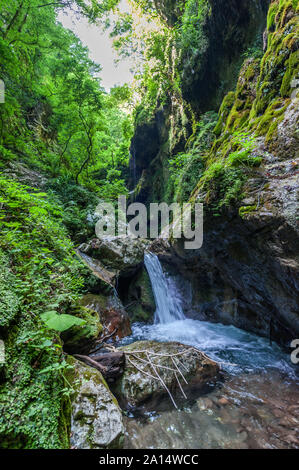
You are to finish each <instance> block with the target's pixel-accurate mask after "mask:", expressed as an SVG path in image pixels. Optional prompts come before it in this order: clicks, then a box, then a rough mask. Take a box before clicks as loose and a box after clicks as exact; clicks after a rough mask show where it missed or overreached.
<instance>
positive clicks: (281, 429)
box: [123, 319, 299, 449]
mask: <svg viewBox="0 0 299 470" xmlns="http://www.w3.org/2000/svg"><path fill="white" fill-rule="evenodd" d="M132 330H133V334H132V336H131V337H129V338H126V339H125V340H124V341H123V344H128V343H131V342H134V341H138V340H145V339H146V340H156V341H159V342H168V341H178V342H180V343H183V344H187V345H193V346H195V347H197V348H198V349H200V350H201V351H203V352H205V353H206V354H208V355H209V356H210V357H211V358H212V359H215V360H217V361H218V362H219V363H221V369H222V370H223V374H224V378H223V379H222V380H221V382H219V383H218V384H217V385H216V387H214V388H211V389H210V390H209V391H208V392H207V391H206V392H205V393H202V392H201V393H198V394H197V395H195V396H194V395H193V396H192V397H191V396H190V397H189V399H188V400H186V401H185V402H184V403H182V404H181V406H180V408H179V410H175V409H173V408H172V407H171V403H170V402H169V399H168V398H167V397H165V399H164V400H163V401H162V402H161V404H160V407H159V409H157V410H156V411H154V412H153V411H152V410H151V411H149V410H147V409H146V408H144V409H143V410H140V409H139V410H138V411H137V410H136V411H132V412H130V413H129V414H128V416H127V418H126V429H127V432H126V442H125V446H126V448H144V449H164V448H165V449H214V448H215V449H217V448H241V449H242V448H245V449H246V448H299V388H298V385H299V380H298V375H297V370H296V368H295V366H293V365H292V363H291V360H290V356H289V355H288V354H286V353H284V352H283V351H282V350H281V349H280V348H279V347H278V346H277V345H276V344H272V345H270V344H269V342H268V341H267V340H266V339H265V338H261V337H259V336H256V335H253V334H250V333H247V332H245V331H243V330H239V329H238V328H235V327H233V326H225V325H221V324H212V323H208V322H202V321H196V320H190V319H185V320H179V321H174V322H171V323H168V324H154V325H143V324H135V325H133V328H132Z"/></svg>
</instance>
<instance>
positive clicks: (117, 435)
mask: <svg viewBox="0 0 299 470" xmlns="http://www.w3.org/2000/svg"><path fill="white" fill-rule="evenodd" d="M68 363H69V364H70V365H71V366H73V367H72V369H71V370H70V372H68V380H69V381H70V383H71V384H72V386H73V389H74V391H73V394H72V397H71V402H72V405H71V406H72V412H71V446H72V447H73V448H75V449H119V448H121V447H122V445H123V437H124V431H125V429H124V424H123V418H122V412H121V409H120V408H119V406H118V403H117V400H116V398H115V397H114V396H113V394H112V392H111V391H110V390H109V387H108V385H107V383H106V381H105V379H104V378H103V376H102V375H101V373H100V372H99V371H97V370H96V369H93V368H92V367H88V366H87V365H85V364H83V363H82V362H79V361H77V360H75V359H74V358H73V357H71V356H69V357H68Z"/></svg>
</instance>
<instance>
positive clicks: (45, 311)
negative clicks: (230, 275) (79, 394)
mask: <svg viewBox="0 0 299 470" xmlns="http://www.w3.org/2000/svg"><path fill="white" fill-rule="evenodd" d="M118 3H119V2H118V0H104V1H102V2H98V1H94V0H92V1H91V2H89V1H84V0H76V1H62V2H59V5H55V4H53V5H52V3H48V2H45V1H43V0H30V1H29V0H13V1H11V0H4V1H3V2H2V3H1V9H0V54H1V64H0V79H1V80H3V82H4V83H5V87H6V89H5V102H4V103H0V171H1V176H0V231H1V236H0V261H1V263H0V292H1V298H0V338H1V339H3V340H4V344H5V355H6V361H5V363H4V364H0V403H1V405H0V406H1V412H0V447H4V448H6V447H10V448H12V447H13V448H66V447H69V445H70V443H69V432H70V395H71V392H72V387H71V384H70V383H69V381H68V377H70V376H71V375H72V374H71V373H70V371H69V368H70V367H71V366H70V362H71V361H66V359H65V354H64V352H63V341H62V338H61V334H60V333H62V332H63V331H65V330H68V331H69V328H70V327H72V328H73V330H72V331H73V334H72V335H71V336H72V337H71V338H68V340H69V341H73V342H76V341H77V342H78V341H81V339H82V338H83V340H84V339H85V340H86V339H88V338H90V337H93V338H94V337H97V335H98V334H99V333H100V331H101V329H102V326H101V324H100V323H99V320H98V318H96V315H94V312H90V311H88V310H87V309H84V308H82V307H81V306H80V303H79V301H80V298H81V297H82V294H83V293H84V292H88V291H90V290H91V289H93V288H94V286H95V285H96V283H97V280H96V279H95V278H94V277H93V276H92V275H91V274H90V273H89V271H88V270H87V268H86V267H84V265H83V264H82V262H81V261H80V260H79V259H78V258H77V256H76V253H75V248H76V247H77V246H78V245H79V244H80V243H83V242H86V241H87V240H88V239H89V238H91V237H92V236H93V233H94V226H93V225H94V221H93V217H92V215H93V210H94V208H95V206H96V205H97V203H98V202H99V201H100V200H107V201H114V200H115V199H116V198H117V196H118V195H119V194H128V192H129V190H134V196H132V197H135V198H136V199H137V200H140V201H144V202H154V201H162V200H166V201H167V202H173V201H175V202H180V203H182V202H187V201H190V200H191V201H195V200H196V201H204V202H205V203H206V206H207V210H208V212H209V213H210V214H211V215H212V218H213V220H214V216H223V215H224V214H225V213H226V212H227V211H228V210H232V211H234V212H235V213H236V214H237V217H238V216H240V217H241V218H246V217H248V216H250V214H252V213H254V212H256V211H257V210H258V209H259V207H260V206H261V196H260V193H259V196H258V197H256V198H255V199H254V198H253V201H251V202H247V203H243V202H242V201H243V200H244V198H245V196H246V194H247V193H246V192H247V183H248V181H250V179H252V178H256V177H259V176H261V175H263V177H265V174H266V170H265V168H264V164H265V161H266V160H267V158H268V157H269V153H271V152H272V153H273V155H274V157H275V158H277V160H279V159H280V160H283V158H284V157H283V153H284V151H285V146H284V145H281V136H280V133H279V126H280V125H281V124H282V123H283V122H285V120H286V119H289V120H290V121H291V120H292V119H293V121H294V122H295V119H296V116H295V117H293V116H294V115H295V112H293V111H292V108H291V107H292V103H293V100H294V99H296V97H297V95H298V94H297V92H296V83H297V81H296V79H297V78H298V76H299V36H298V24H299V22H298V19H299V2H298V0H273V1H271V2H268V0H259V1H247V0H246V1H245V0H244V1H242V2H239V3H238V2H235V1H232V2H230V1H226V2H222V7H221V8H220V7H219V2H216V1H213V0H181V1H179V2H177V1H174V0H163V1H158V0H142V1H137V0H132V2H131V7H132V12H133V13H132V14H130V13H126V14H123V13H119V12H118V10H117V5H118ZM220 4H221V2H220ZM236 4H238V5H237V7H236ZM65 7H68V8H72V9H73V10H75V11H76V12H78V14H81V15H84V16H86V17H87V18H88V20H89V21H90V22H96V21H99V20H103V21H102V23H106V25H107V24H108V23H109V22H108V21H104V20H105V19H106V20H107V17H106V16H105V15H106V14H107V13H109V12H110V11H112V10H113V11H114V13H115V14H116V15H117V20H116V22H115V24H114V25H112V26H113V28H112V33H111V35H112V36H113V37H114V38H115V47H116V49H117V50H118V52H119V54H120V55H128V54H133V53H136V51H137V53H138V54H139V57H138V61H137V64H138V70H137V71H136V77H135V79H136V80H135V88H134V90H131V89H130V88H129V87H128V86H124V87H115V88H113V89H112V90H111V91H110V92H109V93H107V92H106V91H105V90H104V89H103V88H102V87H101V82H100V78H99V73H100V66H99V65H97V64H95V63H94V62H92V61H91V60H90V58H89V56H88V50H87V49H86V48H85V47H84V46H83V45H82V43H81V42H80V40H79V39H78V38H77V37H76V36H75V35H74V34H73V33H72V32H71V31H69V30H66V29H65V28H63V26H62V25H61V24H60V23H59V22H58V21H57V13H58V11H59V10H60V9H61V8H65ZM268 7H269V8H268ZM267 12H268V13H267ZM136 15H137V16H136ZM136 18H137V19H138V21H136ZM140 22H141V24H144V25H146V26H145V27H144V28H141V29H140ZM263 42H264V44H263ZM297 84H298V83H297ZM132 97H133V98H134V100H135V99H136V101H138V103H137V105H136V106H135V109H134V110H133V112H132V113H130V112H128V102H131V101H132ZM138 97H139V98H140V99H139V100H138ZM292 113H293V114H292ZM296 122H297V121H296ZM294 133H295V131H294ZM297 136H298V130H297ZM295 137H296V136H293V135H291V136H290V137H289V136H287V138H286V140H288V145H289V147H288V152H289V154H288V157H289V159H290V158H291V157H292V156H297V157H298V149H297V148H295V145H294V144H293V141H294V139H295ZM297 138H298V137H297ZM130 146H131V153H130ZM296 152H297V153H296ZM130 158H131V163H132V164H133V166H134V169H135V172H136V174H134V175H133V177H132V174H131V175H130V171H129V160H130ZM277 160H275V161H277ZM285 160H286V158H285ZM291 165H296V163H292V164H291ZM292 168H293V166H292ZM296 168H297V167H296ZM279 177H280V176H279ZM264 187H266V183H265V184H264ZM258 189H259V188H258ZM137 277H138V276H137ZM138 283H139V284H138ZM136 286H137V287H138V288H139V291H138V292H139V293H140V298H141V307H140V309H139V310H138V311H135V312H133V313H132V316H133V315H134V314H135V318H136V319H138V320H139V319H146V320H147V319H148V315H150V314H151V313H152V311H153V310H154V306H153V299H152V296H151V292H149V291H150V289H149V285H148V279H140V278H139V279H137V281H136ZM129 295H131V297H132V298H134V295H135V293H133V294H132V293H130V292H128V296H129Z"/></svg>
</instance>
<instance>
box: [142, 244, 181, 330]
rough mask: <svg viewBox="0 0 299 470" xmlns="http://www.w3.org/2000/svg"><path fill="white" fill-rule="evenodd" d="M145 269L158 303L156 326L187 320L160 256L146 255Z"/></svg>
mask: <svg viewBox="0 0 299 470" xmlns="http://www.w3.org/2000/svg"><path fill="white" fill-rule="evenodd" d="M144 263H145V267H146V269H147V272H148V275H149V277H150V280H151V284H152V289H153V293H154V297H155V302H156V307H157V309H156V312H155V324H164V325H166V324H169V323H172V322H173V321H176V320H185V318H186V317H185V315H184V313H183V310H182V307H181V302H180V299H179V298H178V296H177V293H176V289H175V286H174V284H173V283H172V282H171V280H170V279H167V278H166V276H165V274H164V272H163V269H162V266H161V263H160V261H159V258H158V256H156V255H155V254H153V253H146V254H145V257H144Z"/></svg>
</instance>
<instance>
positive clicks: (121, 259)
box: [79, 237, 150, 276]
mask: <svg viewBox="0 0 299 470" xmlns="http://www.w3.org/2000/svg"><path fill="white" fill-rule="evenodd" d="M149 244H150V241H148V240H143V239H141V238H136V239H135V238H132V237H107V238H103V239H101V240H100V239H98V238H94V239H93V240H91V241H90V242H89V243H84V244H82V245H81V246H80V247H79V251H80V252H81V253H83V254H85V255H88V256H90V257H91V258H93V259H96V260H100V262H101V264H102V266H104V267H105V268H106V269H107V270H108V271H110V272H111V271H112V272H115V271H117V272H118V273H120V274H121V275H125V276H126V275H131V274H132V273H134V272H135V271H136V270H137V269H138V268H139V267H140V266H141V265H142V263H143V258H144V251H145V250H146V248H147V247H148V245H149Z"/></svg>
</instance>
